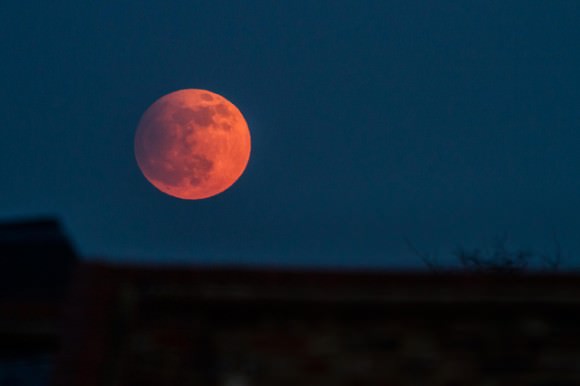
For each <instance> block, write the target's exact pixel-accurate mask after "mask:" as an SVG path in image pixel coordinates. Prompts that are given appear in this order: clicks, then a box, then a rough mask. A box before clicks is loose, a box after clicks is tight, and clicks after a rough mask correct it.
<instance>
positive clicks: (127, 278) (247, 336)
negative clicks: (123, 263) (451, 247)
mask: <svg viewBox="0 0 580 386" xmlns="http://www.w3.org/2000/svg"><path fill="white" fill-rule="evenodd" d="M96 272H98V273H96ZM90 276H91V277H92V280H89V281H88V283H89V284H88V285H87V281H86V280H84V282H85V285H86V286H87V288H90V287H91V285H90V282H91V281H92V282H93V283H95V286H93V287H95V288H96V287H98V285H96V283H101V284H102V283H105V282H106V283H107V288H108V291H107V292H106V293H107V294H106V295H104V294H105V292H102V291H99V290H97V291H95V290H94V289H93V290H87V291H84V297H83V304H84V308H83V309H82V310H79V312H81V313H86V312H91V310H92V312H94V310H95V309H97V308H95V305H99V307H100V308H99V310H100V311H99V312H98V313H99V314H100V315H101V316H100V317H99V320H101V323H97V325H92V326H90V328H87V327H86V326H80V325H79V324H78V322H75V323H74V325H73V327H74V328H73V330H75V331H76V332H74V334H72V335H73V336H74V339H71V340H70V342H71V343H70V344H69V348H68V351H67V353H66V355H64V356H63V360H62V361H61V365H60V369H59V370H60V371H59V373H60V374H61V376H60V377H57V379H56V384H59V385H65V384H67V383H66V382H62V380H63V379H65V378H64V377H62V374H63V373H68V374H69V375H70V374H71V373H72V374H75V375H74V376H73V377H68V378H66V379H68V382H69V383H68V384H70V385H72V384H83V385H85V386H90V385H127V386H149V385H151V386H153V385H156V386H157V385H171V386H179V385H210V386H211V385H228V386H236V385H239V386H243V385H248V386H249V385H257V386H258V385H260V386H261V385H264V386H265V385H268V386H269V385H273V384H275V385H301V386H302V385H317V386H325V385H333V386H340V385H352V386H355V385H395V386H396V385H441V386H443V385H448V386H451V385H482V386H492V385H510V386H517V385H533V386H564V385H580V335H579V334H578V333H577V328H578V326H580V297H579V296H578V295H579V294H580V283H579V281H578V279H577V278H576V277H574V276H571V275H567V276H550V277H548V276H512V277H506V276H502V277H489V276H487V277H485V276H477V277H469V276H463V275H445V276H442V275H440V276H430V275H425V274H412V273H407V274H387V273H385V274H356V273H352V274H347V273H321V272H320V273H313V272H310V273H299V272H268V271H225V270H221V271H220V270H212V271H168V270H166V271H155V270H134V269H132V270H131V269H127V268H125V269H121V268H117V269H113V268H107V267H92V268H91V274H90ZM102 314H105V315H106V316H105V317H103V315H102ZM71 331H72V330H71ZM94 336H99V337H102V342H104V343H103V344H102V345H101V346H102V347H101V348H99V349H98V350H96V351H99V350H100V352H94V351H91V349H90V348H88V347H87V346H86V345H84V344H83V342H90V341H91V337H94ZM83 347H84V351H85V352H83ZM86 351H90V352H86ZM72 358H74V359H75V360H72ZM86 358H88V359H86ZM95 358H99V359H98V360H96V362H95ZM87 361H88V362H91V361H92V362H91V363H93V365H89V366H88V365H87ZM79 369H83V370H82V371H81V370H79ZM59 382H60V383H59Z"/></svg>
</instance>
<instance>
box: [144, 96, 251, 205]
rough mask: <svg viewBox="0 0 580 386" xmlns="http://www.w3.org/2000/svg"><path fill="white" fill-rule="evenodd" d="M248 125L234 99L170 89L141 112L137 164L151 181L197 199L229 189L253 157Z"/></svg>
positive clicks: (166, 190)
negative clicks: (231, 100)
mask: <svg viewBox="0 0 580 386" xmlns="http://www.w3.org/2000/svg"><path fill="white" fill-rule="evenodd" d="M250 148H251V141H250V131H249V129H248V125H247V123H246V121H245V119H244V117H243V116H242V113H241V112H240V111H239V110H238V109H237V108H236V106H234V105H233V104H232V103H231V102H230V101H228V100H227V99H225V98H224V97H222V96H221V95H218V94H215V93H213V92H210V91H206V90H198V89H186V90H179V91H175V92H172V93H170V94H167V95H165V96H163V97H161V98H159V99H158V100H157V101H155V103H153V104H152V105H151V106H150V107H149V108H148V109H147V111H145V113H144V114H143V116H142V117H141V120H140V121H139V126H138V127H137V132H136V133H135V157H136V158H137V164H138V165H139V168H140V169H141V171H142V172H143V174H144V175H145V178H147V180H149V182H150V183H151V184H153V186H155V187H156V188H157V189H159V190H161V191H162V192H164V193H167V194H169V195H171V196H174V197H178V198H182V199H186V200H198V199H202V198H208V197H211V196H215V195H216V194H219V193H221V192H223V191H224V190H226V189H228V188H229V187H230V186H232V185H233V184H234V182H236V181H237V179H238V178H239V177H240V176H241V175H242V173H243V172H244V169H245V168H246V165H247V164H248V160H249V159H250Z"/></svg>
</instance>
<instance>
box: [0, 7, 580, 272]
mask: <svg viewBox="0 0 580 386" xmlns="http://www.w3.org/2000/svg"><path fill="white" fill-rule="evenodd" d="M0 36H2V38H1V39H0V48H1V52H2V59H1V60H0V74H1V75H0V77H1V87H0V98H1V101H2V103H1V105H0V106H1V107H0V123H1V130H2V141H0V180H1V181H2V184H1V185H0V218H1V219H3V220H10V219H15V218H22V217H29V216H39V215H56V216H59V217H60V218H61V219H62V221H63V224H64V226H65V228H66V230H67V231H68V232H69V234H70V235H71V237H72V239H73V241H74V243H75V245H76V247H77V249H78V251H79V252H80V253H81V254H82V255H83V256H84V257H85V258H86V259H97V258H99V259H106V260H108V261H115V262H145V263H164V264H165V263H171V264H176V263H177V264H219V265H222V264H235V265H246V264H247V265H256V264H259V265H269V266H271V265H274V266H281V265H283V266H288V265H292V266H299V267H300V266H324V267H333V268H336V267H358V268H386V269H401V268H422V267H424V265H423V263H422V262H421V260H420V259H419V258H418V256H416V255H414V254H413V253H412V252H410V251H409V249H408V248H407V246H406V244H405V238H408V239H411V240H412V242H413V243H414V244H415V245H416V246H417V247H418V248H420V249H421V250H425V251H430V252H432V253H434V254H436V255H438V256H440V259H441V261H442V262H443V263H449V264H451V263H452V262H453V261H454V260H453V257H452V256H451V254H450V252H451V251H452V250H453V249H455V248H456V247H457V246H459V245H464V246H467V247H471V246H473V247H475V246H483V245H488V244H489V243H490V242H492V241H493V240H494V238H496V237H498V236H500V235H507V236H508V237H509V240H510V243H511V244H510V245H512V247H513V248H531V249H533V250H535V251H538V252H542V253H544V252H546V253H549V252H550V251H551V248H552V237H553V235H556V236H557V238H558V240H560V242H561V244H562V247H563V248H564V250H565V251H566V252H567V254H568V257H567V259H566V260H565V261H564V266H566V267H567V268H578V267H580V174H579V172H580V43H579V42H580V2H578V1H576V0H570V1H531V0H526V1H505V0H501V1H440V0H438V1H425V0H421V1H411V0H401V1H360V0H358V1H344V0H333V1H318V0H317V1H312V0H308V1H298V0H292V1H270V2H261V1H252V0H249V1H240V2H237V1H236V2H234V1H211V2H209V1H207V2H195V1H191V0H187V1H157V0H155V1H153V0H142V1H134V0H132V1H124V0H119V1H112V2H106V1H105V2H103V1H98V2H97V1H94V2H91V1H56V2H48V1H28V2H27V1H15V0H8V1H3V2H2V3H1V4H0ZM184 88H201V89H207V90H211V91H213V92H216V93H219V94H221V95H223V96H225V97H226V98H228V99H229V100H230V101H232V102H233V103H235V104H236V105H237V107H238V108H239V109H240V110H241V111H242V113H243V114H244V116H245V117H246V120H247V122H248V124H249V127H250V130H251V135H252V154H251V158H250V162H249V165H248V168H247V170H246V172H245V174H244V175H243V176H242V177H241V179H240V180H239V181H238V182H237V183H236V184H235V185H234V186H233V187H232V188H231V189H229V190H227V191H226V192H225V193H223V194H221V195H219V196H216V197H214V198H211V199H208V200H201V201H183V200H178V199H175V198H172V197H169V196H167V195H164V194H162V193H160V192H159V191H157V190H156V189H155V188H153V187H152V186H151V185H150V184H149V183H148V182H147V180H146V179H145V178H144V177H143V175H142V174H141V172H140V170H139V168H138V167H137V164H136V162H135V157H134V153H133V138H134V133H135V129H136V127H137V124H138V122H139V119H140V117H141V115H142V114H143V112H144V111H145V110H146V109H147V107H148V106H149V105H150V104H151V103H153V102H154V101H155V100H156V99H157V98H159V97H160V96H162V95H164V94H167V93H169V92H172V91H175V90H178V89H184Z"/></svg>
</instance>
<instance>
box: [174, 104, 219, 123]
mask: <svg viewBox="0 0 580 386" xmlns="http://www.w3.org/2000/svg"><path fill="white" fill-rule="evenodd" d="M214 114H215V112H214V111H213V109H212V108H211V107H209V106H205V107H199V108H197V109H195V110H192V109H189V108H185V107H184V108H179V109H177V110H176V111H175V112H174V113H173V114H171V117H172V118H173V120H174V121H175V122H176V123H177V124H178V125H180V126H186V125H190V124H191V123H194V124H195V125H197V126H201V127H208V126H210V125H213V123H214V121H213V116H214Z"/></svg>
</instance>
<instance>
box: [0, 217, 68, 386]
mask: <svg viewBox="0 0 580 386" xmlns="http://www.w3.org/2000/svg"><path fill="white" fill-rule="evenodd" d="M76 264H77V257H76V254H75V252H74V249H73V246H72V245H71V243H70V242H69V240H68V238H67V237H66V235H65V232H64V231H63V229H62V228H61V226H60V224H59V222H58V221H57V220H56V219H53V218H35V219H28V220H21V221H14V222H6V223H0V386H44V385H48V384H49V382H50V378H51V377H52V370H53V367H54V362H55V358H56V355H57V353H58V352H59V351H60V349H61V346H60V344H61V323H62V311H63V306H64V304H65V299H66V297H67V296H68V293H69V284H70V281H71V278H72V275H73V271H74V270H75V267H76Z"/></svg>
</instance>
